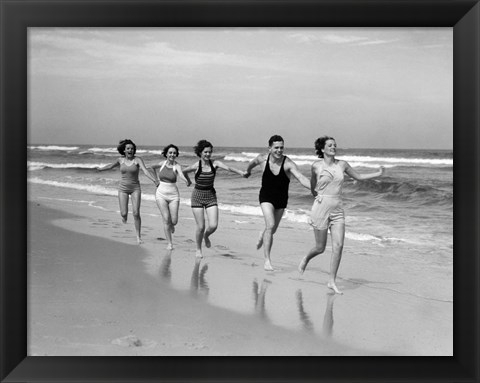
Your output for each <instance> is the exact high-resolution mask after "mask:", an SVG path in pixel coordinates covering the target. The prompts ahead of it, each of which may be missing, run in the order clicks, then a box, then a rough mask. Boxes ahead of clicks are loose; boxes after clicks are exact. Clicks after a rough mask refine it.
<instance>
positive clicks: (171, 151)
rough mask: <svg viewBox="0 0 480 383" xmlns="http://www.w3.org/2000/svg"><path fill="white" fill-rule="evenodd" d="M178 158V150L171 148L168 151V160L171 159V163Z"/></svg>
mask: <svg viewBox="0 0 480 383" xmlns="http://www.w3.org/2000/svg"><path fill="white" fill-rule="evenodd" d="M177 156H178V153H177V149H175V148H169V149H168V151H167V159H169V160H170V161H173V160H175V158H177Z"/></svg>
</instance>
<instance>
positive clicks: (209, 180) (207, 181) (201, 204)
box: [184, 140, 246, 258]
mask: <svg viewBox="0 0 480 383" xmlns="http://www.w3.org/2000/svg"><path fill="white" fill-rule="evenodd" d="M194 151H195V154H196V155H197V156H198V157H200V160H199V161H198V162H196V163H194V164H193V165H191V166H189V167H187V168H186V169H185V170H184V173H185V174H187V173H190V172H195V187H194V189H193V192H192V200H191V207H192V212H193V216H194V217H195V222H196V230H195V240H196V244H197V251H196V257H199V258H202V257H203V255H202V241H205V246H206V247H207V248H208V247H210V246H211V242H210V239H209V237H210V236H211V235H212V234H213V233H214V232H215V231H216V230H217V226H218V204H217V194H216V192H215V188H214V186H213V184H214V181H215V176H216V173H217V169H218V168H220V169H224V170H228V171H230V172H233V173H237V174H238V175H240V176H245V174H246V173H245V172H242V171H241V170H238V169H235V168H232V167H230V166H227V165H225V164H224V163H222V162H220V161H217V160H214V161H212V160H211V159H210V157H211V156H212V151H213V145H212V144H211V143H210V142H208V141H207V140H200V141H199V142H198V143H197V146H195V148H194ZM205 214H206V215H207V220H208V226H207V227H206V228H205Z"/></svg>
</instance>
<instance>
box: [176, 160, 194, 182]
mask: <svg viewBox="0 0 480 383" xmlns="http://www.w3.org/2000/svg"><path fill="white" fill-rule="evenodd" d="M175 170H176V172H177V174H178V176H179V177H180V178H181V179H182V180H183V181H184V182H185V183H186V184H187V186H190V185H191V184H192V181H190V178H189V177H188V174H184V172H183V171H182V167H181V166H180V165H178V164H176V165H175Z"/></svg>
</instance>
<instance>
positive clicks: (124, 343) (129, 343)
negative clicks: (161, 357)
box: [112, 335, 157, 348]
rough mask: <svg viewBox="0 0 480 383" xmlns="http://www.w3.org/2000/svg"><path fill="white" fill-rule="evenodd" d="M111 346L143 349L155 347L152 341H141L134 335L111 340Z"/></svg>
mask: <svg viewBox="0 0 480 383" xmlns="http://www.w3.org/2000/svg"><path fill="white" fill-rule="evenodd" d="M112 344H115V345H117V346H121V347H143V348H152V347H155V346H156V345H157V343H156V342H154V341H153V340H148V339H143V340H141V339H140V338H138V337H137V336H136V335H127V336H124V337H122V338H117V339H114V340H112Z"/></svg>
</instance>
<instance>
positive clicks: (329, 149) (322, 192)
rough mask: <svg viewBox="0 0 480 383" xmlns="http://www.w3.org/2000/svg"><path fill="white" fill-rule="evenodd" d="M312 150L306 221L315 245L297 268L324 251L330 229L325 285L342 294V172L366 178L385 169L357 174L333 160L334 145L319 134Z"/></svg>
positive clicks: (303, 266)
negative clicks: (310, 200) (339, 276)
mask: <svg viewBox="0 0 480 383" xmlns="http://www.w3.org/2000/svg"><path fill="white" fill-rule="evenodd" d="M315 150H316V153H317V155H318V157H319V158H320V160H318V161H315V162H314V163H313V164H312V177H311V190H312V194H313V195H314V196H315V201H314V202H313V206H312V211H311V215H310V224H311V225H312V227H313V232H314V235H315V246H314V247H313V248H312V249H311V250H310V251H309V252H308V254H307V255H306V256H305V257H304V258H303V259H302V261H301V262H300V265H299V266H298V271H299V272H300V273H301V274H303V272H304V271H305V268H306V267H307V264H308V262H310V260H311V259H312V258H315V257H316V256H317V255H319V254H322V253H323V252H324V251H325V246H326V244H327V234H328V229H329V228H330V235H331V238H332V260H331V262H330V277H329V281H328V283H327V287H328V288H330V289H332V290H333V291H334V292H335V293H336V294H343V293H342V292H341V291H340V290H339V289H338V287H337V285H336V284H335V279H336V277H337V271H338V267H339V266H340V260H341V258H342V251H343V241H344V238H345V216H344V213H343V203H342V186H343V180H344V173H347V174H348V175H349V176H350V177H352V178H353V179H355V180H367V179H370V178H375V177H379V176H381V175H382V174H383V173H384V171H385V168H384V167H383V166H381V167H380V170H379V171H378V172H376V173H370V174H359V173H357V171H356V170H354V169H353V168H352V167H351V166H350V165H349V163H348V162H346V161H342V160H337V159H335V154H336V152H337V144H336V142H335V140H334V139H333V138H332V137H327V136H324V137H320V138H318V139H317V140H316V141H315Z"/></svg>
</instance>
